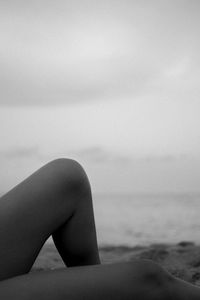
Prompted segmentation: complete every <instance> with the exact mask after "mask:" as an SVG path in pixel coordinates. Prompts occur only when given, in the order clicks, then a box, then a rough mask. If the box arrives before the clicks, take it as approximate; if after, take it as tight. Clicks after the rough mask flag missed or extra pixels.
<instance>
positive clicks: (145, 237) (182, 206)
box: [93, 194, 200, 246]
mask: <svg viewBox="0 0 200 300" xmlns="http://www.w3.org/2000/svg"><path fill="white" fill-rule="evenodd" d="M93 202H94V211H95V220H96V229H97V237H98V244H99V245H100V246H107V245H126V246H137V245H150V244H152V243H179V242H181V241H191V242H195V243H197V244H200V194H155V195H93Z"/></svg>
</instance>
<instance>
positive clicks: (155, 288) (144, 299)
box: [0, 260, 200, 300]
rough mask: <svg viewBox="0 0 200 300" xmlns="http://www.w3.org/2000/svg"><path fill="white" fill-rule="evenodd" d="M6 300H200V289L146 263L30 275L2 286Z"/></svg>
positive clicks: (1, 297)
mask: <svg viewBox="0 0 200 300" xmlns="http://www.w3.org/2000/svg"><path fill="white" fill-rule="evenodd" d="M0 299H6V300H35V299H37V300H110V299H114V300H199V299H200V289H199V288H198V287H195V286H193V285H191V284H188V283H186V282H184V281H181V280H178V279H175V278H174V277H172V276H171V275H170V274H168V273H167V272H165V271H164V270H163V269H162V268H161V267H160V266H159V265H157V264H155V263H153V262H151V261H145V260H138V261H135V262H129V263H118V264H112V265H111V264H110V265H95V266H82V267H71V268H68V269H63V270H55V271H48V272H38V273H29V274H26V275H21V276H17V277H14V278H11V279H8V280H4V281H1V282H0Z"/></svg>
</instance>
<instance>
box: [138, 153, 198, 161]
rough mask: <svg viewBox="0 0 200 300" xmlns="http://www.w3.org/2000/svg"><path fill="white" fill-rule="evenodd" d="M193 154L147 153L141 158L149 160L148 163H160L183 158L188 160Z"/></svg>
mask: <svg viewBox="0 0 200 300" xmlns="http://www.w3.org/2000/svg"><path fill="white" fill-rule="evenodd" d="M191 157H192V156H191V155H189V154H184V153H182V154H164V155H147V156H145V157H143V158H141V159H140V160H142V161H144V162H147V163H154V162H156V163H157V162H160V163H173V162H176V161H181V160H188V159H190V158H191Z"/></svg>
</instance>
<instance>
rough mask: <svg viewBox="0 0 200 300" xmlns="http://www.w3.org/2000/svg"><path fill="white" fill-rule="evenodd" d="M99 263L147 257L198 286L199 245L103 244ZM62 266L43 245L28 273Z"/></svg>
mask: <svg viewBox="0 0 200 300" xmlns="http://www.w3.org/2000/svg"><path fill="white" fill-rule="evenodd" d="M99 250H100V257H101V262H102V263H103V264H107V263H113V262H123V261H132V260H134V259H151V260H153V261H155V262H157V263H159V264H160V265H162V266H163V267H164V268H166V269H167V270H168V271H169V272H170V273H171V274H173V275H175V276H176V277H179V278H182V279H184V280H186V281H188V282H191V283H194V284H196V285H199V286H200V245H195V244H194V243H191V242H180V243H179V244H176V245H169V244H153V245H150V246H147V247H143V246H136V247H126V246H117V247H116V246H105V247H100V249H99ZM63 267H65V266H64V264H63V262H62V259H61V258H60V256H59V254H58V252H57V250H56V248H55V246H54V245H53V244H45V245H44V247H43V249H42V250H41V252H40V254H39V256H38V258H37V260H36V262H35V264H34V266H33V268H32V272H36V271H43V270H53V269H57V268H63Z"/></svg>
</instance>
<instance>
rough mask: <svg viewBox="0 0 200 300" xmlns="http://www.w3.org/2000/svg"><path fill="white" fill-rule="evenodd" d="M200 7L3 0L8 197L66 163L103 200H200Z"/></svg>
mask: <svg viewBox="0 0 200 300" xmlns="http://www.w3.org/2000/svg"><path fill="white" fill-rule="evenodd" d="M199 28H200V2H199V0H188V1H185V0H165V1H164V0H157V1H155V0H146V1H145V0H138V1H134V0H130V1H128V0H123V1H122V0H121V1H118V0H115V1H114V0H113V1H111V0H101V1H95V0H90V1H89V0H87V1H86V0H79V1H78V0H77V1H76V0H70V1H68V0H65V1H63V0H58V1H51V0H48V1H46V0H40V1H38V0H36V1H30V0H23V1H20V0H19V1H15V0H7V1H3V0H0V38H1V40H0V41H1V42H0V43H1V44H0V141H1V144H0V163H1V168H0V176H1V180H0V191H2V192H5V191H6V190H8V189H9V188H11V187H12V186H14V185H15V184H17V183H18V182H20V181H21V180H22V179H24V178H25V177H26V176H28V175H29V174H30V173H31V172H33V171H34V170H36V169H37V168H39V167H40V166H41V165H42V164H44V163H46V162H48V161H49V160H51V159H54V158H57V157H71V158H74V159H77V160H79V162H80V163H82V164H83V166H84V167H85V169H86V172H87V173H88V175H89V178H90V180H91V183H92V188H93V191H94V192H105V193H108V192H121V193H124V192H129V193H131V192H144V193H149V192H171V191H174V192H191V191H194V192H200V182H199V180H200V154H199V153H200V118H199V112H200V99H199V95H200V58H199V53H200V40H199V36H200V32H199V31H200V29H199Z"/></svg>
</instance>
